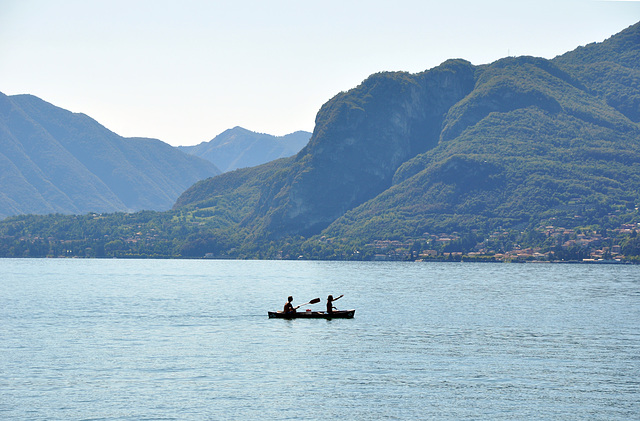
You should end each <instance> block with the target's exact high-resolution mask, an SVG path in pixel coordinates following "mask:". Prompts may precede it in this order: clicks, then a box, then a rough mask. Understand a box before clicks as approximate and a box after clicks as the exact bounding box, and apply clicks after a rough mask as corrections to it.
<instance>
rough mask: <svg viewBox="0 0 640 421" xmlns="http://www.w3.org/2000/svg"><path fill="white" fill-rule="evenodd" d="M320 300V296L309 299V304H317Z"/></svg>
mask: <svg viewBox="0 0 640 421" xmlns="http://www.w3.org/2000/svg"><path fill="white" fill-rule="evenodd" d="M319 302H320V298H314V299H313V300H311V301H309V304H315V303H319Z"/></svg>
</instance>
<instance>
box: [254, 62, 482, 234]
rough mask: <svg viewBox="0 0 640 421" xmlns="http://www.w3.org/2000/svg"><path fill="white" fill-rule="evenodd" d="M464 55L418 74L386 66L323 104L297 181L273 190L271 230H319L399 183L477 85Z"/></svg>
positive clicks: (301, 159) (296, 173)
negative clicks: (401, 170)
mask: <svg viewBox="0 0 640 421" xmlns="http://www.w3.org/2000/svg"><path fill="white" fill-rule="evenodd" d="M474 75H475V68H474V67H473V66H472V65H471V64H470V63H468V62H465V61H462V60H451V61H448V62H445V63H444V64H442V65H441V66H439V67H436V68H434V69H432V70H429V71H426V72H423V73H420V74H416V75H411V74H407V73H380V74H376V75H373V76H371V77H370V78H368V79H367V80H365V81H364V82H363V83H362V84H361V85H360V86H358V87H357V88H355V89H353V90H351V91H349V92H346V93H341V94H339V95H337V96H336V97H334V98H333V99H332V100H331V101H329V102H328V103H327V104H325V106H323V107H322V109H321V110H320V112H319V113H318V116H317V118H316V128H315V131H314V133H313V136H312V138H311V141H310V142H309V144H308V145H307V146H306V147H305V148H304V149H303V150H302V151H301V152H300V153H299V154H298V156H297V157H296V162H297V164H298V165H297V168H296V169H295V171H294V173H293V174H290V179H291V180H292V182H291V183H288V184H285V185H284V186H283V187H282V188H281V189H280V190H279V191H277V192H273V191H270V192H269V193H268V194H269V195H271V197H265V198H263V199H262V202H263V203H265V204H268V206H267V207H265V208H264V209H269V211H268V215H267V221H266V222H267V230H268V232H269V233H271V234H272V235H275V236H282V235H289V234H293V233H300V234H303V235H307V234H312V233H316V232H319V231H320V230H321V229H322V228H324V227H326V226H327V225H328V224H329V223H330V222H331V221H333V220H334V219H335V218H336V217H338V216H340V215H342V214H343V213H344V212H345V211H346V210H348V209H351V208H353V207H354V206H356V205H358V204H360V203H362V202H364V201H366V200H369V199H371V198H372V197H374V196H376V195H377V194H379V193H380V192H382V191H383V190H385V189H386V188H388V187H389V186H390V185H391V181H392V178H393V175H394V173H395V172H396V170H397V169H398V167H399V166H400V165H401V164H402V163H403V162H405V161H406V160H408V159H409V158H411V157H413V156H415V155H417V154H419V153H422V152H425V151H426V150H429V149H430V148H432V147H434V146H435V145H436V144H437V142H438V139H439V134H440V131H441V127H442V123H443V119H444V117H445V115H446V113H447V111H448V110H449V108H451V106H452V105H454V104H455V103H456V102H458V101H460V100H461V99H462V98H464V97H465V96H466V95H467V94H468V93H469V92H470V91H471V90H472V89H473V87H474V83H475V76H474Z"/></svg>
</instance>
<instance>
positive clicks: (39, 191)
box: [0, 93, 220, 218]
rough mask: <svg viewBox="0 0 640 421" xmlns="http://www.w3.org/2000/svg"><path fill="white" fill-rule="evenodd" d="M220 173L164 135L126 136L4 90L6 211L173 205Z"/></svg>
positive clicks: (2, 190)
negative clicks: (199, 183)
mask: <svg viewBox="0 0 640 421" xmlns="http://www.w3.org/2000/svg"><path fill="white" fill-rule="evenodd" d="M219 173H220V171H219V170H218V169H217V168H216V167H215V166H214V165H213V164H211V163H210V162H208V161H205V160H203V159H200V158H197V157H194V156H189V155H187V154H185V153H183V152H180V151H179V150H177V149H176V148H173V147H172V146H170V145H168V144H166V143H164V142H161V141H160V140H156V139H145V138H123V137H121V136H119V135H117V134H115V133H113V132H111V131H110V130H108V129H106V128H105V127H103V126H102V125H100V124H99V123H98V122H96V121H95V120H93V119H91V118H90V117H88V116H86V115H84V114H76V113H71V112H69V111H67V110H64V109H62V108H58V107H56V106H54V105H52V104H49V103H47V102H45V101H43V100H41V99H39V98H37V97H35V96H32V95H15V96H7V95H4V94H1V93H0V218H2V217H6V216H10V215H16V214H25V213H35V214H46V213H68V214H79V213H86V212H116V211H122V212H132V211H138V210H143V209H149V210H166V209H169V208H170V207H171V206H172V204H173V203H174V202H175V199H176V198H177V197H178V195H180V194H181V193H182V191H183V190H184V189H186V188H187V187H189V186H190V185H192V184H193V183H195V182H196V181H198V180H201V179H204V178H207V177H211V176H214V175H216V174H219Z"/></svg>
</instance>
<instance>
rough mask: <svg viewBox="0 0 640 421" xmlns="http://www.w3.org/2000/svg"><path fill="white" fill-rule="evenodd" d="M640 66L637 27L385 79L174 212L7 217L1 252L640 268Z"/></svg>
mask: <svg viewBox="0 0 640 421" xmlns="http://www.w3.org/2000/svg"><path fill="white" fill-rule="evenodd" d="M639 66H640V23H639V24H636V25H633V26H631V27H629V28H627V29H625V30H624V31H622V32H621V33H619V34H617V35H614V36H612V37H611V38H609V39H607V40H605V41H603V42H601V43H593V44H589V45H586V46H583V47H579V48H577V49H575V50H574V51H570V52H567V53H566V54H563V55H561V56H558V57H556V58H554V59H552V60H547V59H543V58H536V57H507V58H504V59H501V60H498V61H496V62H494V63H490V64H487V65H482V66H474V65H472V64H471V63H469V62H467V61H465V60H462V59H455V60H448V61H446V62H444V63H442V64H441V65H439V66H437V67H435V68H432V69H429V70H426V71H424V72H420V73H416V74H410V73H405V72H382V73H377V74H374V75H371V76H370V77H368V78H367V79H366V80H364V81H363V82H362V83H361V84H360V85H359V86H357V87H355V88H353V89H351V90H349V91H348V92H341V93H339V94H337V95H336V96H334V97H333V98H331V99H330V100H329V101H328V102H327V103H326V104H324V105H323V106H322V108H321V109H320V110H319V112H318V114H317V117H316V124H315V128H314V131H313V134H312V136H311V139H310V140H309V142H308V143H307V144H306V146H304V148H302V149H301V150H300V151H299V152H298V153H297V154H295V155H293V156H290V157H284V158H280V159H276V160H273V161H270V162H267V163H264V164H261V165H258V166H255V167H247V168H239V169H236V170H234V171H228V172H224V173H222V174H220V175H217V176H215V177H211V178H207V179H203V180H200V181H198V182H196V183H195V184H193V185H192V186H191V187H189V188H188V189H186V190H185V191H184V192H183V193H182V194H181V195H180V196H179V197H178V199H177V200H176V202H175V204H174V206H173V208H172V209H171V210H170V211H166V212H150V211H144V212H137V213H134V214H122V213H115V214H105V215H93V214H86V215H83V216H77V217H76V216H73V217H72V216H64V215H47V216H33V215H23V216H20V217H13V218H7V219H6V220H4V221H2V222H0V256H34V257H35V256H70V255H76V256H100V257H102V256H104V257H107V256H116V257H203V256H209V257H220V258H280V257H282V258H297V257H299V256H303V257H304V258H316V259H319V258H322V259H372V258H375V256H376V254H379V253H380V252H382V253H387V252H390V253H391V254H394V253H396V252H397V251H398V250H400V253H399V254H401V253H404V252H411V255H412V256H417V255H419V254H420V253H421V252H425V255H433V254H434V253H435V254H437V255H438V258H445V257H444V253H446V252H448V253H449V256H448V257H449V258H451V256H452V254H451V252H453V251H460V252H465V253H466V252H470V251H474V252H477V253H485V252H488V251H493V255H496V254H503V255H504V253H503V252H505V251H512V252H515V251H517V250H521V249H523V248H532V250H533V248H534V247H536V248H538V249H540V250H545V251H546V253H547V254H546V255H547V256H549V259H550V260H553V259H556V260H559V259H565V258H573V259H582V258H584V257H585V256H589V255H590V253H591V251H595V250H591V248H595V247H597V248H598V252H599V253H600V255H601V256H607V255H609V256H611V254H612V253H614V252H615V253H618V252H623V253H624V254H625V255H626V256H627V257H628V256H631V257H632V259H631V260H633V259H635V260H636V261H639V262H640V236H638V235H637V234H638V233H637V231H638V230H639V229H640V212H639V210H638V209H639V208H640V124H639V122H640V69H639ZM21 121H22V120H21ZM56 121H57V120H56ZM25 125H26V126H27V127H32V123H30V122H29V124H26V123H25ZM14 126H15V127H13V128H12V130H18V129H20V127H21V126H20V125H18V124H14ZM46 131H47V133H54V134H55V131H54V130H52V129H51V128H48V127H47V128H46ZM42 137H43V136H42V134H38V136H35V135H33V136H31V137H28V136H27V137H26V138H27V139H31V138H35V139H40V138H42ZM26 144H29V143H28V142H26ZM46 145H49V143H47V144H46ZM7 149H8V148H7V147H3V153H4V150H7ZM31 149H33V148H31ZM49 149H51V147H49ZM58 150H62V148H61V147H59V148H58V149H56V150H55V151H54V152H50V151H49V150H48V149H46V148H43V150H42V151H41V152H40V154H45V155H44V156H46V157H51V156H55V155H56V153H58ZM62 151H63V152H64V150H62ZM30 153H33V151H32V150H30ZM100 155H104V154H100ZM38 156H39V155H38ZM41 161H43V160H42V159H41ZM46 162H49V161H46ZM51 162H52V163H56V162H57V161H55V160H54V161H51ZM3 168H4V167H3ZM36 168H37V167H36ZM66 171H69V170H66ZM76 171H78V174H79V171H80V170H76ZM6 178H7V177H6V176H3V179H6ZM610 233H613V235H610ZM381 250H383V251H381ZM397 255H398V254H396V256H397ZM488 255H489V256H491V255H492V254H491V253H488ZM516 255H517V253H516ZM529 255H530V256H531V254H529ZM552 255H553V259H552V258H551V256H552Z"/></svg>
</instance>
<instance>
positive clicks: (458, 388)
mask: <svg viewBox="0 0 640 421" xmlns="http://www.w3.org/2000/svg"><path fill="white" fill-rule="evenodd" d="M0 278H1V279H0V419H7V420H207V419H212V420H218V419H268V420H289V419H290V420H301V419H309V420H315V419H331V418H340V419H353V420H358V419H363V420H368V419H399V420H404V419H438V420H465V419H469V420H471V419H475V420H478V419H491V420H500V419H509V420H513V419H520V420H521V419H536V420H540V419H548V420H585V419H589V420H629V419H638V416H639V415H638V414H640V267H638V266H626V265H561V264H497V263H490V264H489V263H487V264H473V263H400V262H366V263H354V262H310V261H219V260H115V259H114V260H78V259H42V260H36V259H4V260H0ZM329 294H333V295H334V296H337V295H340V294H344V297H343V298H342V299H340V300H338V301H336V302H335V305H336V307H338V308H339V309H349V308H355V309H356V314H355V318H354V319H350V320H339V319H334V320H308V319H306V320H305V319H298V320H281V319H269V318H268V317H267V311H269V310H280V309H281V308H282V307H283V305H284V303H285V301H286V298H287V296H288V295H293V296H294V304H301V303H303V302H306V301H309V300H310V299H312V298H316V297H319V298H321V300H322V301H321V302H320V303H319V304H315V305H313V306H305V307H302V308H301V310H302V309H306V308H313V309H317V310H322V309H323V308H324V303H325V301H326V297H327V295H329Z"/></svg>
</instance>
